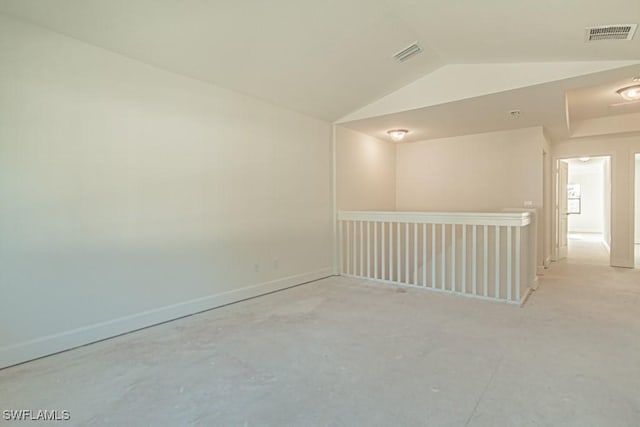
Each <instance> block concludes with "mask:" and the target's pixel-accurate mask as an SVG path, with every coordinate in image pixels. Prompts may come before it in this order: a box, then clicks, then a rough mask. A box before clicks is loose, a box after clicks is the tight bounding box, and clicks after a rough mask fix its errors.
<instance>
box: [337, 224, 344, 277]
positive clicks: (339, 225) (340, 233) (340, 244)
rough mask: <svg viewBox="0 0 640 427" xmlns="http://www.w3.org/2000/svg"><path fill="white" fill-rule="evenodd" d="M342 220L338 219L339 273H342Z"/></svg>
mask: <svg viewBox="0 0 640 427" xmlns="http://www.w3.org/2000/svg"><path fill="white" fill-rule="evenodd" d="M342 223H343V221H338V257H339V258H338V259H339V260H340V263H339V264H340V267H339V268H340V274H344V258H343V256H344V240H343V239H344V235H343V233H342Z"/></svg>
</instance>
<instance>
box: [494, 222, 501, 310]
mask: <svg viewBox="0 0 640 427" xmlns="http://www.w3.org/2000/svg"><path fill="white" fill-rule="evenodd" d="M494 298H497V299H499V298H500V226H499V225H496V272H495V289H494Z"/></svg>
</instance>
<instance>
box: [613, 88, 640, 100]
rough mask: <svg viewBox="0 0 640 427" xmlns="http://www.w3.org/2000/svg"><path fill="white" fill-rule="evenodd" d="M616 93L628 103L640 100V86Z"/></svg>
mask: <svg viewBox="0 0 640 427" xmlns="http://www.w3.org/2000/svg"><path fill="white" fill-rule="evenodd" d="M616 92H617V93H618V94H619V95H620V96H621V97H623V98H624V99H626V100H627V101H638V100H640V85H633V86H627V87H623V88H622V89H618V90H617V91H616Z"/></svg>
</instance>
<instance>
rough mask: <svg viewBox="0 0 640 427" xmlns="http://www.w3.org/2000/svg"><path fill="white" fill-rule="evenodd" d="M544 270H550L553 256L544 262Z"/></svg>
mask: <svg viewBox="0 0 640 427" xmlns="http://www.w3.org/2000/svg"><path fill="white" fill-rule="evenodd" d="M543 264H544V268H549V266H550V265H551V255H549V256H548V257H547V258H546V259H545V260H544V263H543Z"/></svg>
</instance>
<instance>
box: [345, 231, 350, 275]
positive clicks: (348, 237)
mask: <svg viewBox="0 0 640 427" xmlns="http://www.w3.org/2000/svg"><path fill="white" fill-rule="evenodd" d="M346 237H347V274H351V221H347V236H346Z"/></svg>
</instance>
